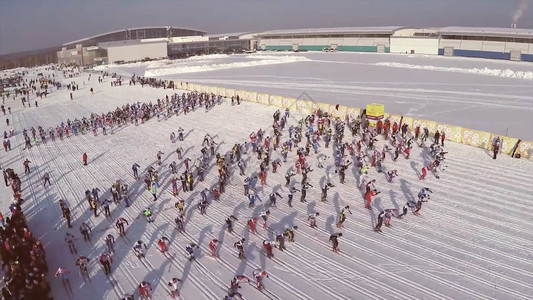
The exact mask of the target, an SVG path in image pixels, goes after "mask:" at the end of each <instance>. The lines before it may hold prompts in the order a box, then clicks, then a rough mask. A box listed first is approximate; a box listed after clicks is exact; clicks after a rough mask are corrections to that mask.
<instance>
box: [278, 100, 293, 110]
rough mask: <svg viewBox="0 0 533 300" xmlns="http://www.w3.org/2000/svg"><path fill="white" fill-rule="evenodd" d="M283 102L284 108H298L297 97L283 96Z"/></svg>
mask: <svg viewBox="0 0 533 300" xmlns="http://www.w3.org/2000/svg"><path fill="white" fill-rule="evenodd" d="M281 104H282V107H283V108H289V110H295V108H296V99H293V98H283V99H282V103H281Z"/></svg>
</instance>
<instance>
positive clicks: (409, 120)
mask: <svg viewBox="0 0 533 300" xmlns="http://www.w3.org/2000/svg"><path fill="white" fill-rule="evenodd" d="M413 121H414V119H413V118H411V117H406V116H404V117H403V121H402V125H403V124H407V125H409V130H412V129H413ZM381 122H383V121H381ZM398 125H399V124H398Z"/></svg>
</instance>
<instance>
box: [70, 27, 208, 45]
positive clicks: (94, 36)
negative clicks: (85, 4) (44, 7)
mask: <svg viewBox="0 0 533 300" xmlns="http://www.w3.org/2000/svg"><path fill="white" fill-rule="evenodd" d="M153 28H175V29H183V30H192V31H198V32H203V33H204V34H205V33H206V32H205V31H202V30H198V29H191V28H184V27H175V26H144V27H134V28H124V29H119V30H114V31H109V32H105V33H100V34H97V35H93V36H90V37H86V38H83V39H79V40H75V41H72V42H68V43H64V44H63V46H67V45H70V44H74V43H81V42H83V41H86V40H90V39H94V38H97V37H100V36H103V35H108V34H111V33H117V32H124V31H126V30H140V29H153Z"/></svg>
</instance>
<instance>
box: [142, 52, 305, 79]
mask: <svg viewBox="0 0 533 300" xmlns="http://www.w3.org/2000/svg"><path fill="white" fill-rule="evenodd" d="M248 58H254V59H259V60H254V61H244V62H233V63H222V64H203V65H198V66H176V67H171V68H164V69H154V70H147V71H145V73H144V76H146V77H155V76H163V75H170V74H183V73H195V72H206V71H217V70H225V69H234V68H245V67H253V66H265V65H275V64H284V63H292V62H301V61H310V59H309V58H306V57H297V56H262V57H261V56H249V57H248Z"/></svg>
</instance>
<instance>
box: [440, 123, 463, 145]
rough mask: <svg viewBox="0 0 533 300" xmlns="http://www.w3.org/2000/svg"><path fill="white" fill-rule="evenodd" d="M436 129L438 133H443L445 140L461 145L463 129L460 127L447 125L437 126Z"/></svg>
mask: <svg viewBox="0 0 533 300" xmlns="http://www.w3.org/2000/svg"><path fill="white" fill-rule="evenodd" d="M437 129H438V130H439V132H441V131H444V134H445V135H446V139H447V140H450V141H453V142H456V143H461V142H462V139H463V127H460V126H454V125H449V124H441V123H439V124H437Z"/></svg>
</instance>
